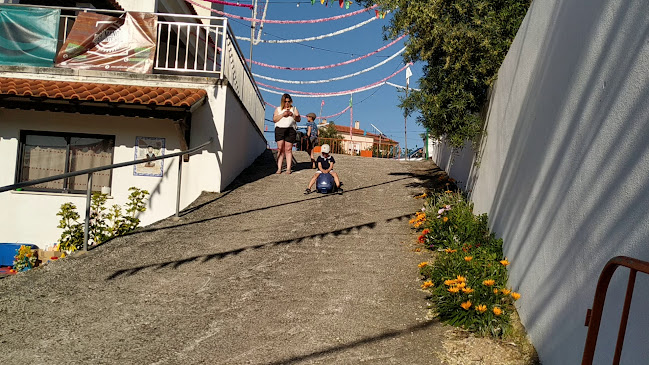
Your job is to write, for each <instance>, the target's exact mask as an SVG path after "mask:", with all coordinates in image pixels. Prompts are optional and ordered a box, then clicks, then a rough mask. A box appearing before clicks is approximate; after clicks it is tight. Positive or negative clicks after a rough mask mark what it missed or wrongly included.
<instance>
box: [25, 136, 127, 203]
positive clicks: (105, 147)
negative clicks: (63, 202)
mask: <svg viewBox="0 0 649 365" xmlns="http://www.w3.org/2000/svg"><path fill="white" fill-rule="evenodd" d="M114 147H115V136H105V135H94V134H77V133H56V132H41V131H21V133H20V146H19V149H20V150H19V161H18V174H17V180H18V181H17V182H24V181H30V180H36V179H42V178H44V177H50V176H55V175H60V174H64V173H67V172H74V171H80V170H85V169H89V168H92V167H99V166H106V165H110V164H112V163H113V150H114ZM110 184H111V171H110V170H106V171H99V172H95V173H94V174H93V175H92V190H93V191H100V190H101V187H102V186H109V187H110V186H111V185H110ZM87 185H88V176H87V175H79V176H74V177H70V178H67V179H59V180H55V181H50V182H47V183H43V184H38V185H32V186H29V187H26V188H24V190H36V191H53V192H65V193H85V192H86V190H87Z"/></svg>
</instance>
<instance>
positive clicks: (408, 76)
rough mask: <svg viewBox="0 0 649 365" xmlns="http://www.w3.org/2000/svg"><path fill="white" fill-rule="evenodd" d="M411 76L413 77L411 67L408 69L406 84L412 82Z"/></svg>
mask: <svg viewBox="0 0 649 365" xmlns="http://www.w3.org/2000/svg"><path fill="white" fill-rule="evenodd" d="M410 76H412V71H410V67H408V68H406V82H408V81H410Z"/></svg>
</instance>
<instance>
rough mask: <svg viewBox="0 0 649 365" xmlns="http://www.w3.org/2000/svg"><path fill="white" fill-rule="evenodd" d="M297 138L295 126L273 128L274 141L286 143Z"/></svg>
mask: <svg viewBox="0 0 649 365" xmlns="http://www.w3.org/2000/svg"><path fill="white" fill-rule="evenodd" d="M296 140H297V133H296V132H295V128H293V127H288V128H275V142H279V141H286V142H288V143H295V141H296Z"/></svg>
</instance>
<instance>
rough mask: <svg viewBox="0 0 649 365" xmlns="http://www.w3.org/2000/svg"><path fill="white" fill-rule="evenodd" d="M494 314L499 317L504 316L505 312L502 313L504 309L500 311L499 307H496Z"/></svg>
mask: <svg viewBox="0 0 649 365" xmlns="http://www.w3.org/2000/svg"><path fill="white" fill-rule="evenodd" d="M494 314H495V315H497V316H499V315H501V314H503V311H502V309H500V308H498V307H494Z"/></svg>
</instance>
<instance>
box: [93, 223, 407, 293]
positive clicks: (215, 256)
mask: <svg viewBox="0 0 649 365" xmlns="http://www.w3.org/2000/svg"><path fill="white" fill-rule="evenodd" d="M410 216H411V214H405V215H400V216H396V217H392V218H388V219H385V220H384V222H386V223H389V222H393V221H402V220H404V219H406V220H407V219H408V218H409V217H410ZM377 223H379V222H369V223H364V224H360V225H355V226H349V227H346V228H341V229H337V230H335V231H329V232H323V233H316V234H311V235H307V236H300V237H297V238H291V239H287V240H281V241H272V242H267V243H261V244H258V245H252V246H246V247H242V248H239V249H236V250H230V251H223V252H216V253H212V254H207V255H197V256H192V257H187V258H184V259H180V260H173V261H166V262H160V263H155V264H148V265H142V266H137V267H134V268H130V269H122V270H118V271H115V272H114V273H113V274H111V275H110V276H109V277H108V278H106V280H114V279H117V278H119V277H125V276H132V275H135V274H137V273H139V272H141V271H142V270H145V269H153V270H161V269H165V268H170V269H177V268H179V267H180V266H182V265H184V264H188V263H190V262H198V263H206V262H209V261H212V260H222V259H224V258H226V257H228V256H236V255H238V254H240V253H242V252H244V251H247V250H258V249H261V248H267V247H273V246H281V245H288V244H299V243H302V242H303V241H305V240H308V239H313V238H317V237H320V238H324V237H327V236H329V235H333V236H336V237H338V236H340V235H346V234H350V233H352V232H355V231H360V230H361V229H365V228H369V229H374V227H376V225H377Z"/></svg>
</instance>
